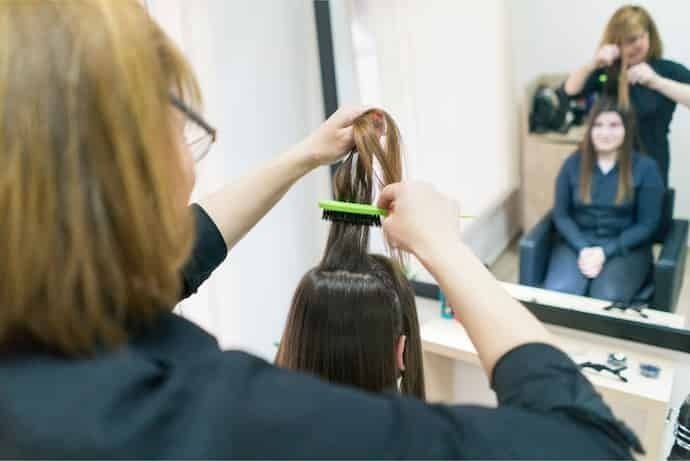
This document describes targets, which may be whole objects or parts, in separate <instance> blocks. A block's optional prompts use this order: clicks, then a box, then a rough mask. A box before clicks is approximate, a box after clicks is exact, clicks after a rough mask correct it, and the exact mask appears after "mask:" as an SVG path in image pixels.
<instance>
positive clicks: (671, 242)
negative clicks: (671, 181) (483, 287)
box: [520, 189, 689, 312]
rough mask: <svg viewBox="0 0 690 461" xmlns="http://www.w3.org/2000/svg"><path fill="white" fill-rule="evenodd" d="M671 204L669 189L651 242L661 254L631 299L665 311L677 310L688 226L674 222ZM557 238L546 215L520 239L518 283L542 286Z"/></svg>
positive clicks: (685, 221) (672, 200) (681, 222)
mask: <svg viewBox="0 0 690 461" xmlns="http://www.w3.org/2000/svg"><path fill="white" fill-rule="evenodd" d="M674 202H675V191H674V190H673V189H668V190H667V191H666V193H665V195H664V203H663V210H662V215H661V223H662V224H661V226H660V227H659V230H658V232H657V235H656V236H655V239H654V241H655V243H660V244H661V245H662V247H661V253H660V255H659V258H658V259H657V260H656V261H655V263H654V270H653V274H652V275H651V276H650V278H649V281H648V282H647V283H646V284H645V285H644V286H643V287H642V289H641V290H640V292H639V293H638V294H637V295H636V296H635V299H633V300H632V302H633V303H638V304H643V303H644V304H647V303H648V305H649V307H650V308H652V309H658V310H662V311H667V312H673V311H674V310H675V308H676V303H677V302H678V296H679V295H680V289H681V286H682V283H683V274H684V271H685V258H686V255H687V252H688V227H689V223H688V221H687V220H684V219H673V205H674ZM557 237H558V236H557V233H556V230H555V226H554V224H553V221H552V219H551V212H549V213H547V214H546V216H544V217H543V218H542V219H541V220H540V221H539V222H538V223H537V225H536V226H534V227H533V228H532V229H531V230H530V231H529V232H527V233H526V234H525V236H524V237H523V238H522V240H520V284H522V285H528V286H533V287H541V286H542V284H543V283H544V278H545V276H546V269H547V266H548V264H549V256H550V255H551V247H552V245H553V243H554V241H555V239H556V238H557Z"/></svg>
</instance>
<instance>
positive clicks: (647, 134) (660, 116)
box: [577, 59, 690, 186]
mask: <svg viewBox="0 0 690 461" xmlns="http://www.w3.org/2000/svg"><path fill="white" fill-rule="evenodd" d="M649 65H650V66H651V67H652V69H654V71H655V72H656V73H657V74H659V75H660V76H662V77H665V78H669V79H671V80H675V81H677V82H680V83H689V84H690V70H688V69H687V68H686V67H685V66H683V65H682V64H679V63H677V62H674V61H669V60H666V59H653V60H651V61H649ZM605 73H606V70H605V69H598V70H596V71H594V72H592V73H591V74H590V75H589V77H588V78H587V81H586V82H585V86H584V87H583V89H582V91H581V92H580V94H579V95H577V96H582V95H588V94H591V93H599V92H602V91H604V90H605V89H606V87H607V82H606V81H604V79H603V78H602V75H605ZM630 102H631V105H632V106H633V108H634V109H635V112H636V114H637V126H638V129H639V134H640V141H641V145H640V146H639V148H640V150H641V151H642V152H645V153H647V154H649V155H650V156H651V157H652V158H654V159H655V160H656V161H657V162H658V164H659V169H660V171H661V177H662V178H663V180H664V185H666V186H667V185H668V170H669V166H670V159H669V145H668V132H669V126H670V125H671V119H672V118H673V112H674V111H675V110H676V102H675V101H673V100H672V99H669V98H667V97H666V96H664V95H663V94H661V93H659V92H657V91H654V90H652V89H650V88H647V87H646V86H644V85H640V84H637V85H630Z"/></svg>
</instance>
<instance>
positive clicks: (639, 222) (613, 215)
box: [544, 98, 664, 303]
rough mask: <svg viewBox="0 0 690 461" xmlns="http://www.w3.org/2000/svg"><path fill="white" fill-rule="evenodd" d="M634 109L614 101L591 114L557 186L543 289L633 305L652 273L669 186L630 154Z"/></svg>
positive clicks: (649, 163)
mask: <svg viewBox="0 0 690 461" xmlns="http://www.w3.org/2000/svg"><path fill="white" fill-rule="evenodd" d="M635 137H636V131H635V117H634V114H633V113H632V109H624V108H622V107H621V106H620V105H619V104H617V102H616V101H615V100H613V99H610V98H603V99H601V100H600V101H599V102H598V103H597V105H595V107H594V108H593V109H592V112H591V115H590V119H589V123H588V126H587V130H586V133H585V136H584V138H583V140H582V143H581V145H580V148H579V150H578V151H576V152H575V153H574V154H572V155H571V156H570V157H569V158H568V159H567V160H566V161H565V163H564V164H563V166H562V167H561V171H560V173H559V175H558V178H557V180H556V196H555V201H554V208H553V221H554V224H555V226H556V228H557V230H558V234H559V237H560V238H559V241H558V242H557V243H556V244H555V246H554V248H553V250H552V253H551V257H550V261H549V266H548V271H547V275H546V280H545V282H544V288H546V289H550V290H557V291H561V292H565V293H571V294H576V295H583V296H590V297H593V298H599V299H606V300H610V301H614V302H623V303H629V302H630V301H631V300H632V299H633V298H634V296H635V295H636V294H637V293H638V291H639V290H640V289H641V288H642V286H643V285H644V283H645V281H646V280H647V277H648V275H649V273H650V270H651V268H652V262H653V261H652V249H651V247H652V242H653V236H654V234H655V231H656V230H657V228H658V226H659V223H660V220H661V208H662V201H663V194H664V184H663V180H662V178H661V174H660V172H659V167H658V165H657V163H656V162H655V161H654V160H653V159H652V158H650V157H647V156H646V155H642V154H640V153H639V152H636V151H634V150H633V145H634V140H635Z"/></svg>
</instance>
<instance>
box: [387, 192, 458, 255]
mask: <svg viewBox="0 0 690 461" xmlns="http://www.w3.org/2000/svg"><path fill="white" fill-rule="evenodd" d="M377 206H378V207H379V208H383V209H386V210H388V216H387V217H386V218H384V219H383V222H382V227H383V231H384V233H385V235H386V239H387V240H388V242H389V243H390V244H391V245H393V246H394V247H397V248H400V249H402V250H405V251H409V252H411V253H414V254H415V255H416V256H417V257H420V259H423V257H424V256H427V255H428V254H429V252H433V251H436V250H437V249H441V251H442V249H443V248H447V246H448V245H457V244H459V243H460V232H459V230H460V208H459V206H458V204H457V202H456V201H455V200H452V199H450V198H448V197H446V196H445V195H443V194H441V193H440V192H438V191H437V190H436V189H435V188H434V187H433V186H432V185H431V184H428V183H424V182H417V181H403V182H399V183H394V184H389V185H388V186H386V187H385V188H384V189H383V190H382V191H381V193H380V194H379V197H378V200H377Z"/></svg>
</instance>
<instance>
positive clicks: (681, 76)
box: [668, 61, 690, 84]
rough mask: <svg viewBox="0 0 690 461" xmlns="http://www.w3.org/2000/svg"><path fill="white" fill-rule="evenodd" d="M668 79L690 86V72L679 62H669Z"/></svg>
mask: <svg viewBox="0 0 690 461" xmlns="http://www.w3.org/2000/svg"><path fill="white" fill-rule="evenodd" d="M668 78H670V79H671V80H675V81H676V82H680V83H685V84H690V70H689V69H688V68H687V67H685V66H684V65H682V64H680V63H677V62H672V61H670V62H669V72H668Z"/></svg>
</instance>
